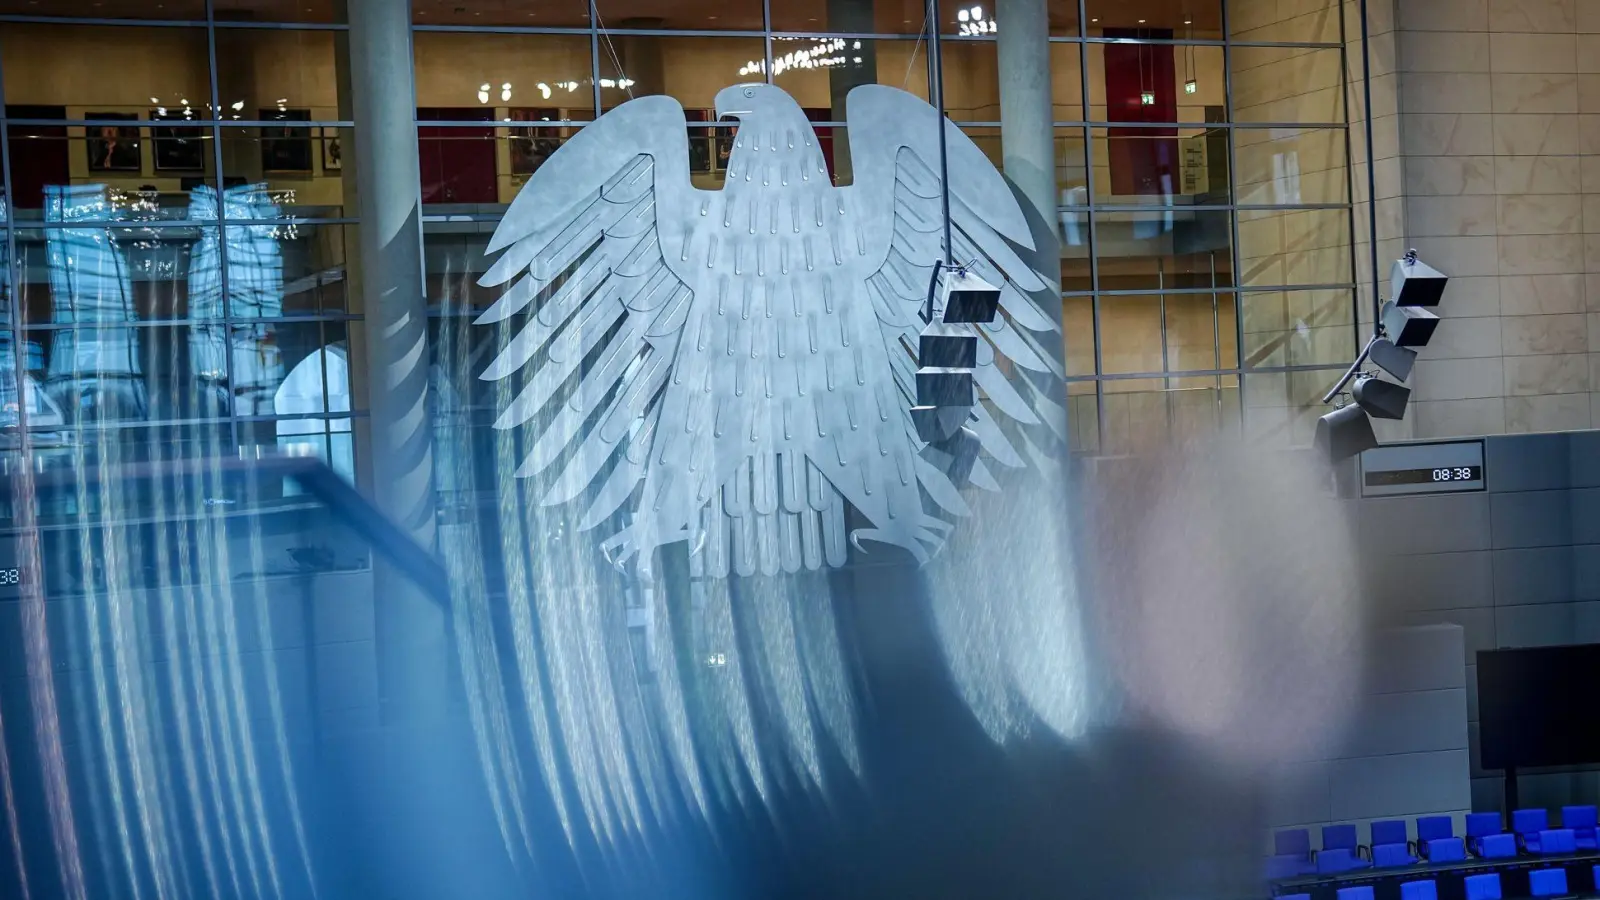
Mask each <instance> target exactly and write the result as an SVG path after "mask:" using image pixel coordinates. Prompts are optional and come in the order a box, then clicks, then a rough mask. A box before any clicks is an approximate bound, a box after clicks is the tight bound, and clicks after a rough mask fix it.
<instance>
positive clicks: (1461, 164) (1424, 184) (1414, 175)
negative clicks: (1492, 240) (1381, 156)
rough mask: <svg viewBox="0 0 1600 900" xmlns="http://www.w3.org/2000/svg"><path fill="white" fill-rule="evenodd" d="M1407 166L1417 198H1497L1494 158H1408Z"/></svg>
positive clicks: (1408, 184)
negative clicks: (1479, 195) (1488, 195)
mask: <svg viewBox="0 0 1600 900" xmlns="http://www.w3.org/2000/svg"><path fill="white" fill-rule="evenodd" d="M1530 158H1531V157H1530ZM1404 165H1405V176H1406V177H1405V188H1406V190H1407V192H1409V193H1410V194H1411V196H1413V197H1438V196H1454V195H1458V194H1493V193H1494V192H1495V189H1496V186H1497V185H1496V181H1495V159H1494V157H1492V156H1407V157H1405V162H1404Z"/></svg>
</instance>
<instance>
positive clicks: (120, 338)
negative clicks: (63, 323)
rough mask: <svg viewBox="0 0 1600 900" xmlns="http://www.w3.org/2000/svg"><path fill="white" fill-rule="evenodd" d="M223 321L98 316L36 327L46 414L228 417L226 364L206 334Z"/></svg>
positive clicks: (95, 419) (122, 418)
mask: <svg viewBox="0 0 1600 900" xmlns="http://www.w3.org/2000/svg"><path fill="white" fill-rule="evenodd" d="M221 327H223V326H205V325H200V326H192V327H191V326H183V325H162V326H151V327H137V328H136V327H129V326H118V325H111V324H99V323H94V324H80V325H79V326H77V327H74V328H68V329H54V330H48V331H35V332H30V333H29V335H30V338H31V339H33V340H36V341H37V342H38V344H39V347H40V356H41V362H42V371H41V373H40V375H39V380H40V382H41V383H42V384H43V385H44V391H45V395H46V397H47V400H48V403H47V405H48V406H50V407H51V409H50V410H49V412H48V414H59V415H61V416H62V417H63V418H64V421H66V422H68V423H77V424H83V425H91V424H107V423H111V422H146V421H166V420H172V419H193V418H214V417H218V416H226V415H227V414H228V409H229V401H228V398H227V394H226V390H225V386H224V387H221V388H219V377H220V375H221V374H222V373H223V372H225V371H226V370H225V369H221V368H219V367H218V365H217V359H215V357H218V356H220V353H217V352H213V348H212V347H211V346H210V344H209V343H208V341H207V340H206V334H207V333H208V331H210V330H212V329H216V328H221ZM41 424H43V423H42V422H41Z"/></svg>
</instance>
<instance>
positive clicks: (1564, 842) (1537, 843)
mask: <svg viewBox="0 0 1600 900" xmlns="http://www.w3.org/2000/svg"><path fill="white" fill-rule="evenodd" d="M1522 845H1523V846H1524V847H1527V848H1528V852H1529V853H1537V854H1539V855H1540V856H1557V855H1560V854H1562V853H1577V852H1578V838H1577V835H1576V834H1575V833H1574V832H1573V830H1572V829H1571V828H1546V829H1545V830H1544V831H1541V832H1539V833H1537V834H1530V835H1526V836H1524V837H1523V839H1522Z"/></svg>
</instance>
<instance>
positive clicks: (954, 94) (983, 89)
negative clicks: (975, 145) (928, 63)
mask: <svg viewBox="0 0 1600 900" xmlns="http://www.w3.org/2000/svg"><path fill="white" fill-rule="evenodd" d="M940 54H941V56H940V64H941V65H942V66H943V67H944V68H943V72H944V110H945V115H946V116H947V117H949V118H950V119H951V120H952V121H956V122H998V121H1000V78H999V71H1000V70H999V68H998V67H997V65H998V64H997V63H996V61H995V55H996V50H995V44H994V42H993V41H950V42H949V43H946V44H944V45H943V47H942V49H941V50H940Z"/></svg>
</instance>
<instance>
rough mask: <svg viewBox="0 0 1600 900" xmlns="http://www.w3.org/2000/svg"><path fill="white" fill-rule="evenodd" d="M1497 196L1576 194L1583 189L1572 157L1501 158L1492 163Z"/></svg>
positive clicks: (1578, 164) (1574, 159)
mask: <svg viewBox="0 0 1600 900" xmlns="http://www.w3.org/2000/svg"><path fill="white" fill-rule="evenodd" d="M1494 189H1495V193H1497V194H1577V193H1580V192H1581V191H1582V190H1583V174H1582V166H1581V163H1580V162H1579V158H1578V157H1576V156H1501V157H1497V158H1496V159H1495V161H1494Z"/></svg>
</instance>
